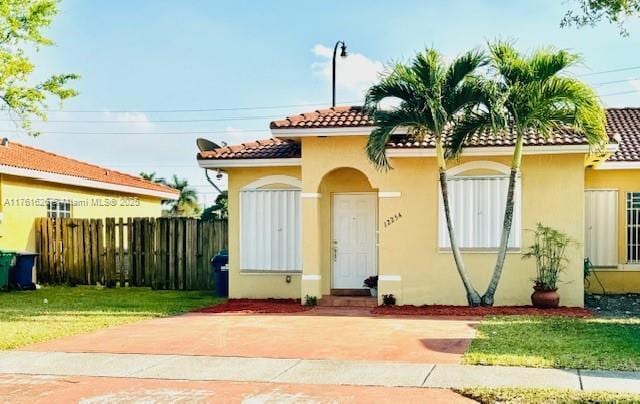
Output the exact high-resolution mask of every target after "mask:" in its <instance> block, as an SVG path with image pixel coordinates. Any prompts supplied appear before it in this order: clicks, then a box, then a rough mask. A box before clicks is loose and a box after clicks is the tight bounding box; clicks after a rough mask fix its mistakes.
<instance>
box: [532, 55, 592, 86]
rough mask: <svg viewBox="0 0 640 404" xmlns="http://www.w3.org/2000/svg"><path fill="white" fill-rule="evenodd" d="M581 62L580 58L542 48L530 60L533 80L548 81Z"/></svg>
mask: <svg viewBox="0 0 640 404" xmlns="http://www.w3.org/2000/svg"><path fill="white" fill-rule="evenodd" d="M579 61H580V56H579V55H577V54H575V53H571V52H569V51H566V50H564V49H562V50H555V49H553V48H541V49H538V50H537V51H535V52H534V53H533V54H532V55H531V56H530V57H529V58H528V63H529V66H530V67H531V72H532V74H533V79H535V80H546V79H548V78H551V77H553V76H555V75H556V74H558V73H561V72H562V71H564V70H566V69H567V68H569V67H571V66H573V65H575V64H576V63H578V62H579Z"/></svg>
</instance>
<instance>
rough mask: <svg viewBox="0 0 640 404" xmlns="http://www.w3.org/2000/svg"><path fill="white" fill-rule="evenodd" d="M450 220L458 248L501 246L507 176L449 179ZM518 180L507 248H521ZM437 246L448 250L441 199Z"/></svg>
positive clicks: (507, 183)
mask: <svg viewBox="0 0 640 404" xmlns="http://www.w3.org/2000/svg"><path fill="white" fill-rule="evenodd" d="M447 182H448V185H449V203H450V209H451V219H452V222H453V227H454V231H455V235H456V240H457V242H458V245H459V246H460V248H467V249H488V250H493V249H497V248H498V247H499V246H500V237H501V235H502V222H503V219H504V208H505V204H506V200H507V191H508V188H509V177H508V176H506V175H496V176H482V177H475V176H474V177H462V176H461V177H455V176H454V177H450V178H449V179H448V181H447ZM519 182H520V181H517V182H516V190H515V207H514V214H513V224H512V225H511V235H510V238H509V244H508V246H509V248H511V249H517V248H520V239H521V236H520V235H521V224H520V221H521V220H520V184H519ZM439 217H440V220H439V222H440V223H439V247H440V248H443V249H447V248H451V244H450V242H449V232H448V230H447V223H446V219H445V217H444V207H443V204H442V196H440V215H439Z"/></svg>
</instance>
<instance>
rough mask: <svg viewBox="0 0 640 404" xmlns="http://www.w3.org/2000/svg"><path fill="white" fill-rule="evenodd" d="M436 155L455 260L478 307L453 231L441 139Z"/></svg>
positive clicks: (469, 296)
mask: <svg viewBox="0 0 640 404" xmlns="http://www.w3.org/2000/svg"><path fill="white" fill-rule="evenodd" d="M436 155H437V156H438V171H439V174H440V191H441V192H442V205H443V206H444V217H445V218H446V221H447V230H448V232H449V244H451V251H452V253H453V260H454V261H455V264H456V269H457V270H458V274H459V275H460V279H462V284H463V285H464V289H465V291H466V292H467V303H468V304H469V306H471V307H477V306H479V305H480V303H481V299H480V294H479V293H478V291H477V290H476V289H475V288H474V287H473V285H472V284H471V281H470V280H469V277H468V276H467V271H466V269H465V267H464V262H463V261H462V255H460V248H459V247H458V242H457V240H456V235H455V233H454V231H453V223H452V222H451V211H450V209H449V187H448V184H447V170H446V165H445V161H444V151H443V149H442V144H441V143H440V142H439V141H436Z"/></svg>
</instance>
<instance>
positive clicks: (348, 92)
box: [311, 44, 385, 101]
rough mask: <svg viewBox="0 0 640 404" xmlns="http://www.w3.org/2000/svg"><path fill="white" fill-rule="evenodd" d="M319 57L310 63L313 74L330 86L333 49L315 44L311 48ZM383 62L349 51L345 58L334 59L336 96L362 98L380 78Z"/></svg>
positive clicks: (345, 98)
mask: <svg viewBox="0 0 640 404" xmlns="http://www.w3.org/2000/svg"><path fill="white" fill-rule="evenodd" d="M312 52H313V54H314V55H315V56H316V57H317V58H318V59H319V60H318V61H316V62H314V63H313V64H312V65H311V69H312V71H313V74H314V75H315V76H317V77H320V78H321V79H322V80H324V81H326V83H327V85H328V86H329V88H331V67H332V63H331V62H332V58H333V49H332V48H328V47H326V46H324V45H322V44H317V45H316V46H314V47H313V49H312ZM384 69H385V68H384V64H383V63H382V62H380V61H378V60H373V59H370V58H368V57H366V56H365V55H363V54H361V53H351V52H349V54H348V56H347V57H346V58H341V57H339V56H338V58H337V61H336V93H337V94H336V98H337V99H338V100H341V101H355V100H362V99H363V98H364V93H365V92H366V91H367V89H368V88H369V87H370V86H371V85H372V84H373V83H375V82H377V81H378V80H379V78H380V74H381V73H382V72H384Z"/></svg>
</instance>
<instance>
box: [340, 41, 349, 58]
mask: <svg viewBox="0 0 640 404" xmlns="http://www.w3.org/2000/svg"><path fill="white" fill-rule="evenodd" d="M340 48H341V50H340V57H342V58H346V57H347V45H345V43H344V42H343V43H342V46H341V47H340Z"/></svg>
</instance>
